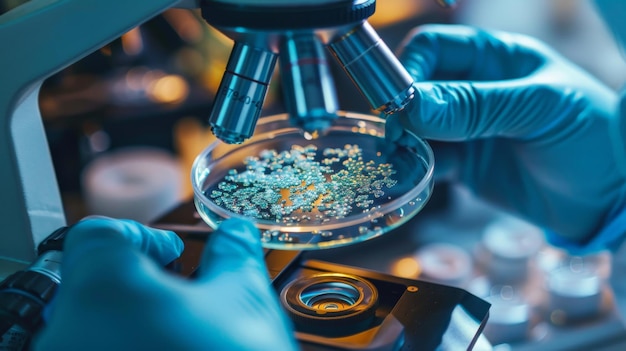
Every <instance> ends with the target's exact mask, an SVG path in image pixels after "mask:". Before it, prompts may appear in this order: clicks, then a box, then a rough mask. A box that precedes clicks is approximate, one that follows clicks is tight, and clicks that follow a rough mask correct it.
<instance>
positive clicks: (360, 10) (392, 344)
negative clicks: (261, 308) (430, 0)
mask: <svg viewBox="0 0 626 351" xmlns="http://www.w3.org/2000/svg"><path fill="white" fill-rule="evenodd" d="M438 2H439V3H441V4H442V5H445V6H450V5H452V4H453V3H454V2H453V1H438ZM171 7H179V8H187V9H199V10H200V11H201V13H202V16H203V18H204V19H205V20H206V21H207V23H209V24H210V25H211V26H213V27H215V28H216V29H218V30H219V31H221V32H222V33H224V34H225V35H226V36H228V37H229V38H231V39H232V40H233V41H234V46H233V49H232V52H231V55H230V58H229V60H228V63H227V66H226V69H225V72H224V75H223V78H222V81H221V84H220V86H219V89H218V91H217V94H216V96H215V99H214V103H213V107H212V110H211V112H210V115H209V124H210V126H211V129H212V131H213V133H214V134H215V135H216V136H217V137H218V138H219V139H221V140H222V141H224V142H225V143H229V144H239V143H242V142H244V141H245V140H247V139H248V138H250V137H251V136H252V134H253V132H254V129H255V125H256V123H257V120H258V118H259V116H260V115H261V112H262V105H263V102H264V98H265V94H266V91H267V88H268V85H269V83H270V79H271V77H272V74H273V71H274V69H275V66H276V65H277V61H279V62H280V69H281V73H282V74H281V77H282V83H283V86H284V88H285V89H284V95H285V96H284V99H285V103H286V109H287V112H288V114H289V116H290V119H291V122H292V123H293V125H295V126H298V127H299V128H301V129H303V130H304V131H306V132H308V133H317V132H319V133H323V131H324V130H325V129H326V128H327V127H328V126H329V125H330V124H331V123H332V121H333V119H334V118H337V117H336V116H337V110H338V106H337V105H338V103H337V99H336V92H335V90H334V85H333V81H332V77H331V74H330V71H329V66H328V62H327V61H326V60H327V59H326V52H325V48H327V49H328V50H329V51H330V52H331V54H332V56H333V57H334V58H335V59H336V60H337V61H338V62H339V64H340V66H341V67H342V68H343V69H344V71H345V72H346V74H347V75H348V76H349V77H350V79H351V80H352V81H353V82H354V83H355V85H356V86H357V87H358V89H359V91H360V92H361V93H362V94H363V96H364V97H365V98H366V100H367V101H368V102H369V104H370V107H371V109H372V110H374V111H378V112H381V113H386V114H389V113H393V112H395V111H398V110H401V109H402V108H403V107H404V106H405V105H406V104H408V103H409V102H410V101H411V99H412V98H413V95H414V92H415V91H414V87H413V79H412V78H411V76H410V74H409V73H408V72H407V71H406V70H405V69H404V68H403V67H402V65H401V64H400V63H399V61H398V60H397V59H396V57H395V56H394V55H393V53H392V52H391V50H390V49H389V48H388V47H387V46H386V45H385V43H384V42H383V41H382V40H381V39H380V37H378V35H377V34H376V32H375V30H374V29H373V28H372V26H371V25H370V24H369V23H368V22H367V19H368V17H370V16H371V15H372V14H373V13H374V11H375V7H376V1H375V0H297V1H296V0H199V1H193V0H152V1H147V2H141V1H135V2H132V1H131V2H128V1H111V0H80V1H76V0H31V1H27V2H25V3H24V4H22V5H20V6H18V7H16V8H15V9H13V10H11V11H9V12H7V13H5V14H4V15H2V16H0V42H2V43H4V47H5V50H4V51H3V54H2V55H1V57H0V80H1V81H2V82H3V84H0V116H1V117H0V119H1V121H2V123H1V124H0V134H1V137H0V179H2V181H1V182H0V193H1V194H3V200H4V204H3V205H2V211H0V224H2V227H3V229H4V230H3V234H2V235H1V236H0V272H1V274H2V276H3V278H4V277H7V276H8V275H9V274H11V273H13V272H16V271H17V272H24V271H25V272H31V273H32V274H31V275H33V277H31V278H32V279H34V281H37V279H38V278H42V279H43V280H45V281H46V282H47V283H46V284H48V285H47V288H46V287H40V286H38V285H37V284H34V285H35V286H36V288H32V284H31V283H30V280H29V281H28V282H25V281H23V280H24V279H23V278H15V279H18V280H19V281H18V283H15V282H13V283H11V282H9V283H6V284H5V285H3V286H1V287H0V297H1V296H3V295H7V291H9V290H11V291H13V292H14V291H15V290H16V289H17V290H20V289H22V290H27V291H26V293H25V294H22V295H23V296H26V300H28V299H29V297H32V299H31V300H36V301H37V303H36V304H35V305H37V304H39V306H35V307H34V308H31V309H30V310H29V311H30V312H29V313H30V314H37V313H39V312H40V310H41V305H42V303H45V302H46V301H48V300H49V299H50V298H51V295H52V294H51V292H53V291H54V289H55V288H56V285H58V284H60V280H61V279H60V275H59V272H58V269H59V265H58V263H59V261H60V259H61V257H60V256H61V255H60V254H59V252H60V247H59V245H58V242H59V241H61V240H62V238H60V237H59V236H60V235H61V234H62V231H61V232H59V231H58V228H63V227H64V226H65V225H66V219H65V215H64V211H63V205H62V201H61V196H60V193H59V190H58V185H57V181H56V179H55V172H54V168H53V164H52V160H51V157H50V153H49V150H48V144H47V140H46V135H45V132H44V128H43V124H42V120H41V114H40V111H39V107H38V94H39V90H40V87H41V85H42V82H43V81H44V79H46V78H47V77H49V76H51V75H53V74H54V73H56V72H58V71H59V70H61V69H63V68H64V67H66V66H68V65H70V64H72V63H73V62H75V61H77V60H79V59H80V58H82V57H84V56H86V55H87V54H89V53H90V52H92V51H94V50H96V49H98V48H99V47H101V46H103V45H104V44H106V43H108V42H109V41H111V40H113V39H114V38H116V37H118V36H120V35H121V34H123V33H125V32H126V31H128V30H130V29H131V28H132V27H134V26H136V25H138V24H141V23H142V22H144V21H146V20H148V19H149V18H151V17H153V16H155V15H157V14H159V13H160V12H162V11H164V10H166V9H168V8H171ZM77 33H79V34H78V35H77ZM192 212H193V210H190V211H189V213H192ZM50 233H54V234H53V236H52V239H50V237H49V236H50ZM60 233H61V234H60ZM46 238H48V239H46ZM44 239H46V240H44ZM49 242H53V243H56V244H57V245H52V246H53V247H52V248H50V247H49V246H50V245H48V243H49ZM42 245H43V248H42ZM37 248H39V253H40V254H42V252H46V255H47V256H46V257H50V255H52V258H50V259H45V260H42V259H41V255H40V257H39V258H38V255H37V251H38V250H37ZM287 256H288V259H286V260H285V259H284V257H285V256H284V255H282V254H280V253H277V252H275V251H272V250H270V251H269V252H268V253H267V256H266V258H267V260H268V263H271V264H268V266H271V267H270V269H272V267H273V268H274V269H275V272H276V274H272V275H273V279H274V280H273V284H274V286H275V287H276V289H277V292H278V293H279V294H280V291H285V293H284V295H285V296H284V298H285V300H286V301H292V300H294V299H295V300H297V301H296V305H297V306H296V307H295V310H294V314H293V316H294V318H296V317H295V316H298V315H302V314H304V315H306V314H307V313H309V312H311V308H313V309H316V308H320V306H326V307H331V308H336V307H337V305H336V304H334V303H330V304H328V301H326V302H324V301H325V300H316V301H313V302H311V304H312V305H307V304H306V303H305V304H304V305H303V304H302V303H300V302H302V300H301V299H300V300H298V298H297V296H296V297H294V296H295V295H294V296H292V295H293V294H294V291H298V289H300V290H303V291H304V290H307V289H309V290H307V291H309V292H310V290H311V289H321V290H320V291H321V292H322V293H323V292H324V291H327V290H328V289H331V290H333V289H335V288H337V287H341V288H342V289H344V288H345V289H344V291H346V292H347V293H346V294H348V295H349V294H350V292H352V293H354V292H355V291H356V292H360V293H361V296H357V297H355V299H356V300H358V301H360V302H363V301H364V300H363V299H366V300H367V299H369V300H378V301H380V304H373V303H370V304H368V306H369V307H368V309H367V315H368V316H369V317H368V318H369V319H367V320H368V321H369V322H367V323H369V324H364V323H365V319H364V318H365V317H364V314H363V313H360V314H359V315H358V316H352V318H356V322H354V321H353V322H354V323H353V322H349V323H350V325H351V326H361V327H363V328H365V329H364V330H357V329H358V328H357V329H355V330H352V329H350V330H348V331H346V333H347V334H350V336H352V337H356V339H350V338H349V336H348V335H347V334H342V335H322V334H324V333H325V332H324V331H322V332H320V331H319V330H317V329H316V328H314V330H310V329H308V328H309V326H310V325H311V324H310V323H313V325H317V324H320V323H321V324H320V325H321V326H323V324H324V323H325V322H324V321H318V320H315V319H313V321H312V322H311V319H308V320H306V321H305V322H302V323H300V322H299V321H302V319H298V320H297V321H296V325H302V327H303V328H304V329H303V330H301V331H299V339H300V340H301V341H302V342H303V345H304V344H306V345H308V347H310V348H311V349H316V350H319V349H355V348H356V349H359V348H364V349H366V348H371V347H373V346H374V345H378V346H376V347H378V348H377V349H400V348H402V347H404V346H406V345H412V346H411V347H413V348H414V349H426V348H422V347H420V346H419V345H420V343H419V341H418V342H417V343H416V342H415V340H413V339H415V338H416V337H417V338H418V339H419V338H428V339H431V340H430V341H429V342H430V343H422V345H431V346H432V348H433V349H434V348H435V347H437V346H438V345H437V344H439V343H440V342H441V341H442V340H451V339H450V338H447V339H446V338H444V337H443V336H442V335H444V334H446V333H447V334H450V333H453V334H454V333H456V337H455V336H454V335H453V336H452V339H454V340H457V341H460V342H461V344H457V346H459V345H463V346H462V348H464V349H471V348H472V347H473V346H474V344H475V342H476V340H477V338H478V336H479V335H480V332H481V330H482V328H483V326H484V323H485V321H486V318H487V315H488V308H489V307H488V304H487V303H485V302H483V301H482V300H480V299H478V298H475V297H473V296H472V295H470V294H468V293H466V292H464V291H462V290H460V289H454V288H448V287H444V286H437V285H436V284H429V283H425V282H413V281H408V280H402V279H395V278H393V277H390V276H385V275H381V274H374V273H371V272H364V271H362V270H356V269H354V268H349V267H336V266H333V265H328V264H324V263H323V262H321V263H320V262H297V257H295V256H297V255H287ZM31 262H34V263H32V264H31ZM276 262H278V263H276ZM29 264H30V265H29ZM276 264H277V265H278V266H276ZM338 270H341V272H338ZM312 272H318V273H319V274H317V273H316V274H315V275H313V276H315V277H316V278H315V279H316V280H314V281H313V280H311V279H312V278H311V277H312V275H311V274H312ZM320 272H321V273H320ZM189 273H190V275H192V272H189ZM303 274H304V276H303ZM355 276H357V278H354V277H355ZM301 277H304V278H306V279H304V280H301V279H300V278H301ZM320 277H321V278H320ZM331 278H332V279H331ZM8 279H11V278H8ZM20 279H21V280H20ZM320 279H321V280H320ZM355 279H356V281H355ZM5 281H6V280H5ZM372 282H374V283H372ZM16 284H17V285H16ZM340 290H341V289H340ZM417 291H420V292H421V293H420V294H422V295H420V294H416V292H417ZM364 292H369V293H368V294H365V295H367V296H365V297H364V296H363V295H362V294H363V293H364ZM21 293H22V292H21ZM290 294H291V295H290ZM313 295H315V294H313ZM348 295H342V296H343V297H342V296H339V299H340V300H342V301H343V302H344V304H346V305H350V302H349V301H348V300H349V299H350V297H349V296H348ZM424 296H426V297H424ZM334 297H337V296H336V295H334ZM374 297H376V298H374ZM356 300H355V301H356ZM369 300H368V301H369ZM298 301H299V302H298ZM27 302H28V301H27ZM442 302H443V303H442ZM438 303H439V307H437V308H435V309H430V308H429V306H430V305H431V304H432V305H433V306H434V305H436V304H438ZM313 305H314V306H316V307H311V306H313ZM307 306H308V307H307ZM333 306H334V307H333ZM37 308H39V309H37ZM298 308H299V309H300V312H298V311H297V310H298ZM307 309H308V310H307ZM429 310H430V311H431V312H432V314H431V318H430V325H431V327H430V328H427V327H426V325H429V323H426V322H425V321H424V320H425V319H429V316H428V314H429ZM37 311H39V312H37ZM302 311H304V312H302ZM9 312H10V313H8V314H7V312H6V311H4V312H3V314H2V317H3V318H5V319H6V318H13V319H14V320H15V321H18V322H19V321H21V320H25V319H26V317H28V316H25V315H20V313H21V312H22V311H21V310H20V309H19V308H17V307H15V306H13V307H12V310H10V311H9ZM13 312H14V313H13ZM344 312H346V311H345V310H342V309H340V311H339V315H342V313H344ZM11 313H13V314H11ZM309 315H310V314H309ZM459 318H460V319H459ZM372 320H375V322H372ZM16 323H17V322H16ZM335 323H336V322H335ZM342 323H343V322H342ZM5 324H6V326H9V327H10V323H9V324H7V323H5ZM18 324H19V323H18ZM341 325H345V324H341ZM22 326H23V325H22ZM464 327H469V328H465V330H464V329H463V328H464ZM33 328H34V325H33ZM433 328H434V329H433ZM5 329H7V328H5ZM333 329H336V328H333ZM426 331H428V333H435V334H436V336H435V337H434V338H433V337H432V336H433V335H428V333H426ZM333 332H334V331H333ZM409 333H413V334H414V335H416V336H413V339H412V340H410V342H406V341H405V339H406V338H411V337H410V336H407V335H408V334H409ZM425 333H426V334H425ZM381 335H382V337H383V339H384V343H383V344H382V345H385V346H384V347H383V346H380V345H381V344H380V343H381V340H380V338H379V337H380V336H381ZM364 337H366V338H365V339H364ZM368 338H369V339H368ZM340 340H343V341H344V343H341V342H339V341H340ZM346 340H347V344H346V343H345V341H346ZM363 340H366V341H367V342H365V343H364V344H362V345H361V344H359V343H362V342H363ZM433 340H434V341H433ZM433 342H434V344H433ZM377 343H378V344H377ZM428 348H430V347H428Z"/></svg>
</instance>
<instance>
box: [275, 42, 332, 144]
mask: <svg viewBox="0 0 626 351" xmlns="http://www.w3.org/2000/svg"><path fill="white" fill-rule="evenodd" d="M279 63H280V72H281V78H282V82H283V94H284V97H285V107H286V109H287V113H289V117H290V118H291V120H292V122H293V123H294V124H295V125H297V126H300V127H302V129H304V130H305V131H307V132H313V131H320V130H325V129H327V128H328V127H329V126H330V122H331V121H332V120H333V119H334V118H336V117H337V109H338V102H337V93H336V90H335V84H334V81H333V78H332V76H331V74H330V70H329V68H328V61H327V60H326V55H325V49H324V46H323V45H322V43H321V42H320V41H319V40H318V39H317V38H316V37H315V36H314V35H312V34H311V35H301V36H297V37H290V38H286V39H285V40H284V41H283V42H282V45H281V48H280V59H279Z"/></svg>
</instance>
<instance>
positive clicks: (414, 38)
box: [398, 25, 544, 81]
mask: <svg viewBox="0 0 626 351" xmlns="http://www.w3.org/2000/svg"><path fill="white" fill-rule="evenodd" d="M539 46H542V44H539V42H538V41H536V40H534V39H531V38H529V37H525V36H522V35H516V34H509V33H500V32H487V31H484V30H479V29H477V28H473V27H467V26H461V25H424V26H421V27H418V28H416V29H415V30H414V31H412V32H410V33H409V34H408V35H407V37H406V38H405V40H404V41H403V42H402V44H401V45H400V48H399V53H398V58H399V59H400V62H402V64H403V65H404V66H405V67H406V68H407V70H408V71H409V73H411V75H412V76H413V78H415V79H416V80H417V81H424V80H443V79H445V80H503V79H514V78H519V77H523V76H525V75H528V74H530V73H531V72H533V71H534V70H535V69H537V68H538V67H539V65H540V64H541V63H542V62H543V61H544V59H543V57H541V56H540V54H539V52H543V51H544V50H543V49H542V50H537V49H538V48H539ZM529 48H534V49H533V50H530V49H529Z"/></svg>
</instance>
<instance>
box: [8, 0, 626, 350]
mask: <svg viewBox="0 0 626 351" xmlns="http://www.w3.org/2000/svg"><path fill="white" fill-rule="evenodd" d="M20 3H21V1H11V0H0V14H1V13H4V12H6V11H9V10H10V9H11V8H13V7H15V6H18V5H19V4H20ZM369 22H370V24H371V25H372V26H373V27H374V28H375V29H376V31H377V33H378V34H379V35H380V36H381V38H382V39H383V40H384V41H385V42H386V43H387V45H388V46H389V47H390V48H391V49H392V50H393V49H395V48H396V47H398V45H399V44H400V42H401V41H402V40H403V39H404V38H405V36H406V35H407V33H409V32H410V31H411V29H413V28H415V27H416V26H419V25H422V24H429V23H441V24H466V25H473V26H478V27H481V28H485V29H493V30H503V31H511V32H518V33H524V34H528V35H531V36H534V37H536V38H538V39H540V40H542V41H544V42H546V43H547V44H549V45H550V46H552V47H553V48H554V49H555V50H556V51H558V52H559V53H561V54H562V55H564V56H565V57H567V58H569V59H570V60H571V61H573V62H575V63H576V64H578V65H579V66H580V67H582V68H584V69H585V70H587V71H588V72H590V73H591V74H592V75H594V76H595V77H597V78H598V79H600V80H601V81H602V82H604V83H606V84H607V85H608V86H609V87H610V88H612V89H614V90H616V91H618V90H619V89H621V88H622V87H624V85H625V84H626V56H625V55H624V52H622V51H620V48H619V47H618V46H617V44H616V42H615V41H614V39H613V37H612V36H611V33H609V31H608V30H607V28H606V26H605V24H604V23H603V22H602V19H601V18H600V17H599V15H598V13H597V11H596V10H595V8H594V5H593V3H592V2H591V1H587V0H526V1H518V0H498V1H490V0H464V1H460V2H459V4H458V5H457V6H455V7H454V8H443V7H441V6H439V5H438V4H437V3H436V2H435V1H431V0H381V1H378V3H377V9H376V13H375V14H374V15H373V16H372V17H371V18H370V19H369ZM75 35H76V36H80V35H82V33H80V32H76V33H75ZM232 45H233V43H232V40H230V39H229V38H227V37H226V36H224V35H223V34H221V33H220V32H218V31H217V30H215V29H213V28H211V27H210V26H208V25H207V24H206V22H205V21H204V20H203V19H202V17H201V15H200V14H199V12H198V11H195V10H187V9H169V10H167V11H165V12H163V13H161V14H159V15H157V16H156V17H154V18H152V19H150V20H148V21H147V22H145V23H144V24H141V25H140V26H137V27H135V28H133V29H132V30H130V31H128V32H127V33H125V34H124V35H123V36H121V37H120V38H117V39H115V40H113V41H112V42H110V43H108V44H106V45H104V46H103V47H101V48H99V49H98V50H96V51H94V52H93V53H91V54H89V55H87V56H86V57H84V58H82V59H80V60H79V61H77V62H76V63H74V64H72V65H71V66H69V67H67V68H65V69H63V70H61V71H60V72H58V73H56V74H54V75H53V76H51V77H50V78H48V79H47V80H46V81H45V82H44V83H43V85H42V87H41V91H40V94H39V97H38V103H39V107H40V110H41V115H42V118H43V123H44V127H45V133H46V137H47V141H48V144H49V148H50V151H51V155H52V161H53V165H54V170H55V173H56V177H57V181H58V184H59V188H60V192H61V197H62V201H63V206H64V210H65V214H66V217H67V222H68V223H74V222H76V221H78V220H80V219H81V218H83V217H84V216H87V215H93V214H95V215H104V216H110V217H113V218H130V219H135V220H137V221H139V222H142V223H147V224H154V225H155V226H161V227H163V228H173V229H175V228H177V226H178V225H181V226H182V225H185V226H193V227H195V228H196V229H197V230H198V231H202V230H206V231H209V228H208V226H206V224H205V223H204V222H203V221H202V219H201V218H200V217H199V216H198V215H197V214H196V213H195V209H194V206H193V203H192V200H193V189H192V185H191V176H190V173H191V167H192V163H193V161H194V159H195V158H196V157H197V156H198V155H199V154H200V153H201V152H202V150H203V149H205V148H206V147H207V146H208V145H209V144H211V143H212V142H215V141H216V138H215V136H214V135H213V134H212V133H211V131H210V130H209V127H208V124H207V118H208V113H209V111H210V108H211V105H212V103H213V98H214V96H215V93H216V91H217V88H218V85H219V83H220V79H221V78H222V75H223V73H224V66H225V65H226V61H227V60H228V55H229V53H230V51H231V48H232ZM45 54H46V53H42V55H45ZM0 55H1V54H0ZM330 69H331V71H332V72H333V77H334V79H335V85H336V87H337V89H336V90H337V97H338V100H339V107H340V109H341V110H344V111H352V112H356V113H364V114H369V113H371V112H372V111H371V109H370V105H369V104H368V103H367V102H366V101H365V99H364V98H363V97H362V95H361V94H360V93H359V92H358V91H357V90H356V89H355V87H354V86H353V84H352V82H351V81H350V80H349V78H348V77H347V76H346V75H345V74H343V73H341V72H340V71H341V68H340V67H339V66H337V65H334V64H331V66H330ZM280 75H281V70H280V69H277V70H276V71H275V72H274V76H273V77H272V81H271V84H270V85H269V88H268V91H267V96H266V99H265V102H264V105H263V112H262V115H263V116H269V115H275V114H281V113H285V104H284V96H283V95H284V94H283V92H282V91H281V89H282V87H281V80H280V79H279V78H278V77H279V76H280ZM0 84H7V82H0ZM435 162H436V160H435ZM512 186H514V185H512ZM181 213H184V214H182V215H181ZM179 219H180V220H179ZM189 247H190V250H192V251H193V250H194V244H191V245H189ZM305 255H306V257H307V258H311V259H316V260H322V261H326V262H333V263H337V264H343V265H349V266H354V267H359V268H362V269H366V270H371V271H375V272H380V273H384V274H389V275H392V276H396V277H402V278H407V279H418V280H424V281H428V282H435V283H439V284H444V285H448V286H454V287H459V288H462V289H464V290H466V291H468V292H470V293H472V294H474V295H476V296H478V297H480V298H482V299H485V300H486V301H488V302H489V303H491V308H490V316H489V319H488V321H487V324H486V326H485V329H484V330H483V334H484V336H485V337H486V338H487V340H489V342H490V343H491V344H492V345H493V346H494V349H495V350H498V351H501V350H511V351H518V350H519V351H521V350H564V351H565V350H624V349H626V328H625V327H624V325H623V323H622V322H621V321H620V320H619V319H618V317H617V314H616V312H615V309H614V306H613V302H612V295H611V291H610V289H609V287H608V285H607V279H608V277H609V276H610V275H611V274H613V275H615V274H626V273H624V272H611V271H610V263H609V262H610V260H611V257H610V254H609V253H608V252H602V253H598V254H594V255H588V256H571V255H568V254H566V253H565V252H564V251H561V250H559V249H556V248H554V247H551V246H550V245H549V244H547V243H546V242H545V240H544V238H543V234H542V231H541V229H540V228H537V227H534V226H532V225H530V224H528V223H526V222H523V221H521V220H519V219H517V218H514V217H512V216H510V215H507V214H505V213H503V212H501V211H499V210H498V209H495V208H492V207H490V206H489V205H487V204H485V203H483V202H481V201H479V200H477V199H476V198H474V197H473V196H472V195H471V194H470V193H469V192H468V191H467V190H466V189H464V188H462V187H460V186H458V185H455V184H450V183H447V182H444V181H438V182H435V184H434V189H433V192H432V195H431V197H430V199H429V201H428V203H427V204H426V205H425V207H424V209H422V211H421V212H420V213H419V214H417V215H416V216H415V217H414V218H413V219H411V220H410V221H409V222H408V223H406V224H404V225H402V226H400V227H399V228H397V229H394V230H393V231H392V232H391V233H389V234H386V235H384V236H382V237H380V238H376V239H372V240H369V241H366V242H363V243H357V244H354V245H349V246H345V247H339V248H332V249H327V250H313V251H308V252H306V253H305ZM578 271H584V272H585V274H580V275H575V274H574V275H572V272H578ZM572 276H573V278H572ZM625 278H626V277H625ZM565 281H566V283H564V282H565ZM572 290H576V291H577V293H575V294H571V291H572Z"/></svg>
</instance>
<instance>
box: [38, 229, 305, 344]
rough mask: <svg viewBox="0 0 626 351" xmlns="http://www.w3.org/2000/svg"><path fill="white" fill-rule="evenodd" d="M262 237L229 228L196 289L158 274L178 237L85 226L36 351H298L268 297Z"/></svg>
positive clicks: (212, 249) (193, 283)
mask: <svg viewBox="0 0 626 351" xmlns="http://www.w3.org/2000/svg"><path fill="white" fill-rule="evenodd" d="M258 238H259V235H258V232H257V229H256V228H255V227H254V226H253V225H252V224H250V223H248V222H245V221H242V220H237V219H234V220H228V221H225V222H224V223H223V224H222V225H221V226H220V228H219V230H217V231H215V232H214V233H213V234H212V236H211V238H210V239H209V242H208V243H207V247H206V249H205V252H204V255H203V258H202V262H201V268H200V269H201V271H200V274H199V277H198V279H197V280H185V279H183V278H180V277H178V276H175V275H173V274H170V273H167V272H165V271H164V270H163V269H162V267H163V266H164V265H166V264H167V263H169V262H170V261H172V260H173V259H175V258H176V257H178V256H179V254H180V253H181V251H182V249H183V245H182V241H181V240H180V239H179V238H178V237H177V236H176V235H174V234H173V233H171V232H167V231H161V230H156V229H151V228H148V227H145V226H143V225H141V224H139V223H137V222H133V221H128V220H113V219H108V218H96V219H86V220H83V221H81V222H79V223H77V224H76V225H74V226H73V227H72V228H71V229H70V231H69V232H68V235H67V237H66V242H65V249H64V259H63V263H62V283H61V286H60V288H59V290H58V292H57V295H56V296H55V299H54V301H53V304H52V310H51V314H50V319H49V321H48V324H47V325H46V327H45V328H44V329H43V330H42V331H41V332H40V334H39V335H37V336H36V339H35V341H34V350H46V351H50V350H107V351H111V350H116V351H120V350H295V349H296V348H297V347H296V344H295V341H294V338H293V336H292V332H291V325H290V323H289V321H288V319H287V317H286V316H285V315H284V314H283V312H282V310H281V308H280V306H279V303H278V299H277V298H276V297H275V296H274V293H273V292H272V290H271V286H270V283H269V279H268V277H267V273H266V271H265V264H264V261H263V254H262V250H261V246H260V241H259V239H258Z"/></svg>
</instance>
